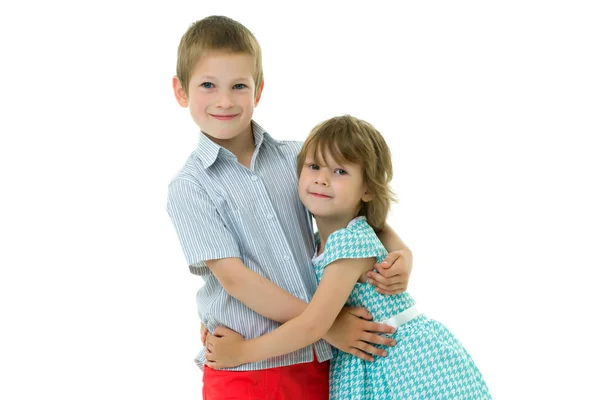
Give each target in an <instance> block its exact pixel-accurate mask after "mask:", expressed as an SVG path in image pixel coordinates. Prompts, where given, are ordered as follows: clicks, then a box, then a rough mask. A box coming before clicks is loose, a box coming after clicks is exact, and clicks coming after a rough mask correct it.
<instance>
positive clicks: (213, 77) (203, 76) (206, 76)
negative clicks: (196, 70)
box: [200, 75, 252, 81]
mask: <svg viewBox="0 0 600 400" xmlns="http://www.w3.org/2000/svg"><path fill="white" fill-rule="evenodd" d="M200 79H208V80H211V81H218V80H219V79H218V78H217V77H216V76H212V75H201V76H200ZM251 80H252V77H240V78H234V79H232V81H251Z"/></svg>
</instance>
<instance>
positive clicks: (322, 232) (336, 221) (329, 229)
mask: <svg viewBox="0 0 600 400" xmlns="http://www.w3.org/2000/svg"><path fill="white" fill-rule="evenodd" d="M353 219H354V217H340V218H323V217H317V216H315V222H316V223H317V230H318V232H319V241H320V244H319V249H318V251H317V253H318V254H321V253H322V252H323V250H324V249H325V243H326V242H327V239H328V238H329V235H331V234H332V233H333V232H335V231H337V230H340V229H342V228H345V227H347V226H348V224H349V223H350V221H352V220H353Z"/></svg>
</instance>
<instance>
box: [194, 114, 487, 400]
mask: <svg viewBox="0 0 600 400" xmlns="http://www.w3.org/2000/svg"><path fill="white" fill-rule="evenodd" d="M298 174H299V176H300V177H299V182H298V193H299V195H300V199H301V200H302V202H303V203H304V205H305V206H306V207H307V208H308V210H309V211H310V212H311V213H312V215H313V216H314V218H315V221H316V224H317V227H318V232H319V233H318V236H319V238H318V240H317V251H316V254H315V256H314V258H313V264H314V267H315V272H316V274H317V279H318V281H319V287H318V288H317V291H316V293H315V294H314V296H313V298H312V300H311V302H310V304H309V305H308V306H307V308H306V309H305V311H304V312H303V313H302V314H301V315H299V316H297V317H296V318H293V319H291V320H290V321H288V322H286V323H285V324H283V325H282V326H280V327H279V328H277V329H276V330H274V331H272V332H270V333H268V334H266V335H264V336H261V337H259V338H256V339H252V340H244V338H243V337H242V336H240V335H239V334H237V333H235V332H233V331H231V330H229V329H227V328H222V327H220V328H217V330H215V333H214V336H210V337H209V339H208V340H207V356H206V359H207V365H208V366H210V367H211V368H227V367H234V366H237V365H240V364H244V363H247V362H253V361H258V360H262V359H265V358H269V357H275V356H279V355H283V354H287V353H290V352H292V351H294V350H297V349H300V348H302V347H305V346H307V345H309V344H310V343H313V342H316V341H317V340H318V339H320V338H321V337H323V335H324V334H325V333H326V332H327V330H328V329H329V327H330V326H331V325H332V324H333V322H334V321H335V318H336V316H337V315H338V313H339V312H340V310H341V309H342V307H344V306H352V307H365V308H367V309H368V310H369V311H370V312H371V313H372V314H373V319H374V320H377V321H382V322H383V323H385V324H388V325H392V326H395V327H396V328H397V330H396V332H395V333H394V334H393V336H392V337H393V339H394V340H395V341H396V342H397V345H396V346H395V347H391V348H389V349H388V354H387V357H381V358H377V359H375V361H374V362H372V363H369V362H366V361H364V360H361V359H359V358H357V357H354V356H352V355H350V354H348V353H344V352H340V351H335V352H334V358H333V360H332V361H331V367H330V398H331V399H352V400H361V399H378V400H379V399H394V400H396V399H474V400H475V399H476V400H481V399H491V397H490V394H489V392H488V388H487V386H486V384H485V382H484V381H483V378H482V376H481V373H480V372H479V370H478V369H477V367H476V366H475V364H474V363H473V360H472V359H471V357H470V356H469V355H468V354H467V352H466V351H465V349H464V348H463V347H462V345H461V344H460V343H459V342H458V340H457V339H455V338H454V336H453V335H452V334H451V333H450V332H449V331H448V330H447V329H446V328H445V327H444V326H443V325H442V324H440V323H439V322H437V321H434V320H431V319H429V318H427V317H426V316H425V315H423V314H422V313H421V311H420V310H418V309H417V306H416V305H415V301H414V300H413V299H412V297H411V296H410V295H409V294H408V293H406V292H404V293H402V294H399V295H395V296H384V295H380V294H378V293H377V292H375V289H374V288H373V287H372V286H371V285H368V284H365V283H360V282H359V280H360V278H361V276H362V275H363V274H364V273H365V272H367V271H369V270H371V269H372V266H373V263H374V262H375V261H377V262H381V261H382V260H383V259H384V258H385V256H386V254H387V253H386V250H385V248H384V247H383V245H382V244H381V242H380V241H379V240H378V238H377V234H376V232H377V231H379V230H381V229H382V227H383V225H384V223H385V218H386V215H387V213H388V210H389V208H390V203H391V201H392V200H393V194H392V192H391V190H390V187H389V183H390V181H391V179H392V161H391V155H390V151H389V148H388V147H387V145H386V143H385V141H384V139H383V137H382V136H381V134H380V133H379V132H378V131H377V130H376V129H375V128H373V127H372V126H371V125H370V124H368V123H367V122H365V121H362V120H359V119H356V118H353V117H351V116H342V117H336V118H332V119H330V120H327V121H325V122H323V123H321V124H320V125H318V126H317V127H315V128H314V129H313V130H312V132H311V134H310V135H309V137H308V139H307V140H306V142H305V143H304V146H303V148H302V150H301V151H300V154H299V155H298Z"/></svg>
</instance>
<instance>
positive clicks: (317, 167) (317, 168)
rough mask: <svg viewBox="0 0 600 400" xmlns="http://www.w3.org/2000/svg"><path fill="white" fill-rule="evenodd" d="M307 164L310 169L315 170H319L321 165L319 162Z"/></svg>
mask: <svg viewBox="0 0 600 400" xmlns="http://www.w3.org/2000/svg"><path fill="white" fill-rule="evenodd" d="M307 166H308V169H312V170H315V171H318V170H319V166H318V165H317V164H308V165H307Z"/></svg>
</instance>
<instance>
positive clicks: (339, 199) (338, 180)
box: [298, 151, 371, 223]
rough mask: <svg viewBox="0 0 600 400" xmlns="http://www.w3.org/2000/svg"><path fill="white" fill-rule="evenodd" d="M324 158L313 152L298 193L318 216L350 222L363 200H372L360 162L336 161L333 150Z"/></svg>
mask: <svg viewBox="0 0 600 400" xmlns="http://www.w3.org/2000/svg"><path fill="white" fill-rule="evenodd" d="M324 156H325V159H324V160H321V159H320V157H316V155H311V154H310V152H309V154H308V155H307V157H306V160H305V161H304V166H303V167H302V171H301V172H300V178H299V179H298V194H299V196H300V200H301V201H302V203H304V205H305V206H306V208H308V210H309V211H310V212H311V213H312V214H313V215H314V216H315V217H320V218H325V219H329V220H340V221H344V222H345V223H348V222H349V220H350V219H352V218H354V217H355V216H356V212H357V211H358V208H359V205H360V202H361V201H369V200H371V196H370V194H369V193H368V192H367V188H366V185H365V183H364V181H363V177H362V167H361V166H360V165H357V164H351V163H343V164H340V163H338V162H336V161H335V159H334V158H333V157H332V155H331V153H330V152H329V151H325V152H324Z"/></svg>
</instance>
